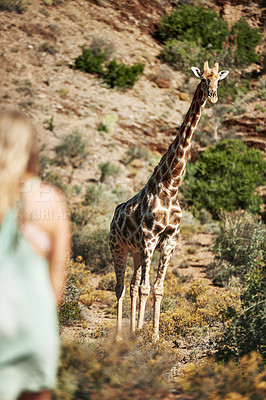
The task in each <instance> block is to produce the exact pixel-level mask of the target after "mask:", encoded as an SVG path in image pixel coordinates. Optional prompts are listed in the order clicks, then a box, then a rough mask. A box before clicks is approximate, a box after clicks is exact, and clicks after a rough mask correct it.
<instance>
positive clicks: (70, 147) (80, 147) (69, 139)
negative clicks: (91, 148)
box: [55, 130, 87, 165]
mask: <svg viewBox="0 0 266 400" xmlns="http://www.w3.org/2000/svg"><path fill="white" fill-rule="evenodd" d="M55 152H56V154H57V159H56V162H57V164H58V165H67V164H68V163H69V162H72V163H73V162H74V163H76V162H77V160H78V161H79V162H80V161H81V159H84V158H85V156H86V155H87V148H86V142H85V141H84V139H83V137H82V133H81V132H79V131H77V130H75V131H74V132H73V133H71V134H70V135H67V136H64V137H63V138H62V139H61V143H60V144H59V145H57V146H56V147H55Z"/></svg>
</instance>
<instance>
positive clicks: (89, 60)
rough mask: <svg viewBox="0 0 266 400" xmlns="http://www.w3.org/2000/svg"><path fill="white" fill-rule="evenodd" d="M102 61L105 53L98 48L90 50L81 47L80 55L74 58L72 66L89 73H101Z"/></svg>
mask: <svg viewBox="0 0 266 400" xmlns="http://www.w3.org/2000/svg"><path fill="white" fill-rule="evenodd" d="M104 62H105V54H104V53H103V52H102V51H101V50H100V49H98V51H95V52H92V50H90V49H87V48H84V47H83V49H82V55H81V56H79V57H77V58H76V59H75V63H74V68H75V69H80V70H81V71H84V72H88V73H90V74H99V75H101V74H102V73H103V63H104Z"/></svg>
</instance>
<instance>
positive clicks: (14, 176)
mask: <svg viewBox="0 0 266 400" xmlns="http://www.w3.org/2000/svg"><path fill="white" fill-rule="evenodd" d="M37 160H38V148H37V143H36V131H35V128H34V125H33V123H32V122H31V120H30V119H29V118H28V117H27V116H26V115H24V114H23V113H21V112H18V111H2V112H0V187H1V195H0V222H1V220H2V218H3V216H4V214H5V213H6V211H7V210H8V208H9V207H11V206H12V205H13V203H14V201H15V198H16V193H17V191H18V188H19V181H20V179H21V177H22V176H23V174H24V173H25V172H33V173H36V171H37Z"/></svg>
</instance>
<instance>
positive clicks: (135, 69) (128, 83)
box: [73, 47, 144, 89]
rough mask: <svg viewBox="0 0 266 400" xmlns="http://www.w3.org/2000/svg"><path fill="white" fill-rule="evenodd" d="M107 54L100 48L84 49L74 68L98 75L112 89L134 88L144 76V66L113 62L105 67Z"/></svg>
mask: <svg viewBox="0 0 266 400" xmlns="http://www.w3.org/2000/svg"><path fill="white" fill-rule="evenodd" d="M106 59H107V54H106V52H105V51H103V50H102V49H100V48H98V49H97V48H96V49H94V50H93V49H92V50H91V49H88V48H85V47H83V49H82V55H81V56H79V57H77V58H76V59H75V62H74V65H73V68H75V69H80V70H82V71H84V72H88V73H91V74H93V73H96V74H98V75H99V76H100V77H102V79H103V82H104V83H105V84H106V85H107V86H108V87H110V88H115V87H117V88H121V89H129V88H131V87H133V86H134V84H135V83H136V81H137V80H138V78H139V76H140V75H142V74H143V71H144V64H141V63H135V64H134V65H132V66H128V65H125V64H123V63H118V62H117V61H116V60H112V61H110V62H108V63H106V64H105V65H103V64H104V62H105V61H106Z"/></svg>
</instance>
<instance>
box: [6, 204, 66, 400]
mask: <svg viewBox="0 0 266 400" xmlns="http://www.w3.org/2000/svg"><path fill="white" fill-rule="evenodd" d="M58 350H59V338H58V327H57V311H56V301H55V298H54V294H53V292H52V288H51V283H50V278H49V266H48V262H47V260H46V259H44V258H43V257H42V256H40V255H38V254H37V253H36V252H35V250H34V248H33V247H32V246H31V244H30V243H29V242H28V241H27V240H26V239H25V238H24V237H23V236H22V234H21V232H20V230H19V226H18V222H17V215H16V212H15V211H14V210H13V209H10V210H9V211H8V212H7V213H6V215H5V217H4V219H3V221H2V223H1V225H0V400H10V399H15V398H17V397H18V396H19V395H20V394H21V393H22V392H23V391H31V392H38V391H41V390H43V389H52V388H53V387H54V386H55V382H56V372H57V371H56V370H57V362H58Z"/></svg>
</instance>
